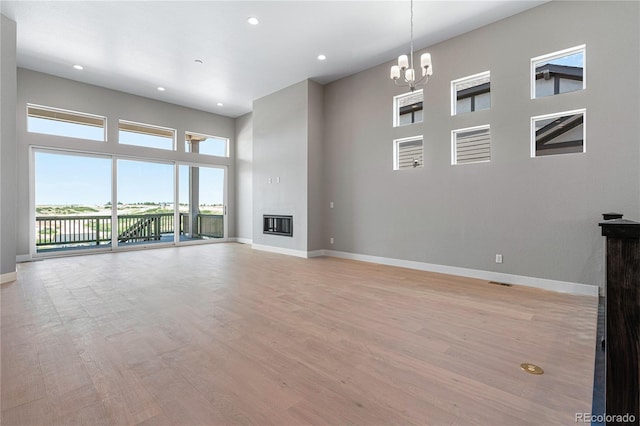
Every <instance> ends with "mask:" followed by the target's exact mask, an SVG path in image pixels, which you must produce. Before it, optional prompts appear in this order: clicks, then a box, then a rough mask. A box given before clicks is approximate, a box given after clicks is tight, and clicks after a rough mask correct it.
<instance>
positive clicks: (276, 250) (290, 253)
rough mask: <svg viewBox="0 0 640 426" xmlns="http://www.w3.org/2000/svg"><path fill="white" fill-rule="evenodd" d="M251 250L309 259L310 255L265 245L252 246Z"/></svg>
mask: <svg viewBox="0 0 640 426" xmlns="http://www.w3.org/2000/svg"><path fill="white" fill-rule="evenodd" d="M251 248H253V249H256V250H262V251H269V252H271V253H278V254H286V255H288V256H295V257H304V258H305V259H306V258H308V257H309V253H308V252H306V251H303V250H293V249H287V248H282V247H273V246H265V245H263V244H251Z"/></svg>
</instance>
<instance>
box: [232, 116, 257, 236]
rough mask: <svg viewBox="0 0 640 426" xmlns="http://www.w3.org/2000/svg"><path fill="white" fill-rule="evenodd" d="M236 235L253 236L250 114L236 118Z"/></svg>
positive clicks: (251, 129) (251, 126)
mask: <svg viewBox="0 0 640 426" xmlns="http://www.w3.org/2000/svg"><path fill="white" fill-rule="evenodd" d="M235 161H236V187H235V192H236V237H237V238H239V239H240V240H241V241H242V240H245V241H247V240H251V239H252V238H253V207H252V206H253V189H252V174H251V170H252V167H253V119H252V114H251V113H249V114H245V115H243V116H241V117H238V118H236V156H235Z"/></svg>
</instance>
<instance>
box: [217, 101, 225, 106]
mask: <svg viewBox="0 0 640 426" xmlns="http://www.w3.org/2000/svg"><path fill="white" fill-rule="evenodd" d="M216 105H218V106H223V105H224V104H223V103H222V102H218V103H217V104H216Z"/></svg>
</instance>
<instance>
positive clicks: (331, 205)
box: [329, 201, 333, 209]
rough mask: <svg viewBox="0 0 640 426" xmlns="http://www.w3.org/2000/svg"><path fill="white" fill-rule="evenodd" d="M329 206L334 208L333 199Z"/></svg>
mask: <svg viewBox="0 0 640 426" xmlns="http://www.w3.org/2000/svg"><path fill="white" fill-rule="evenodd" d="M329 208H330V209H332V208H333V201H331V202H330V203H329Z"/></svg>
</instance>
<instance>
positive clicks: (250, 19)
mask: <svg viewBox="0 0 640 426" xmlns="http://www.w3.org/2000/svg"><path fill="white" fill-rule="evenodd" d="M247 22H248V23H250V24H251V25H258V24H259V23H260V21H258V18H256V17H255V16H250V17H248V18H247Z"/></svg>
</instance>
